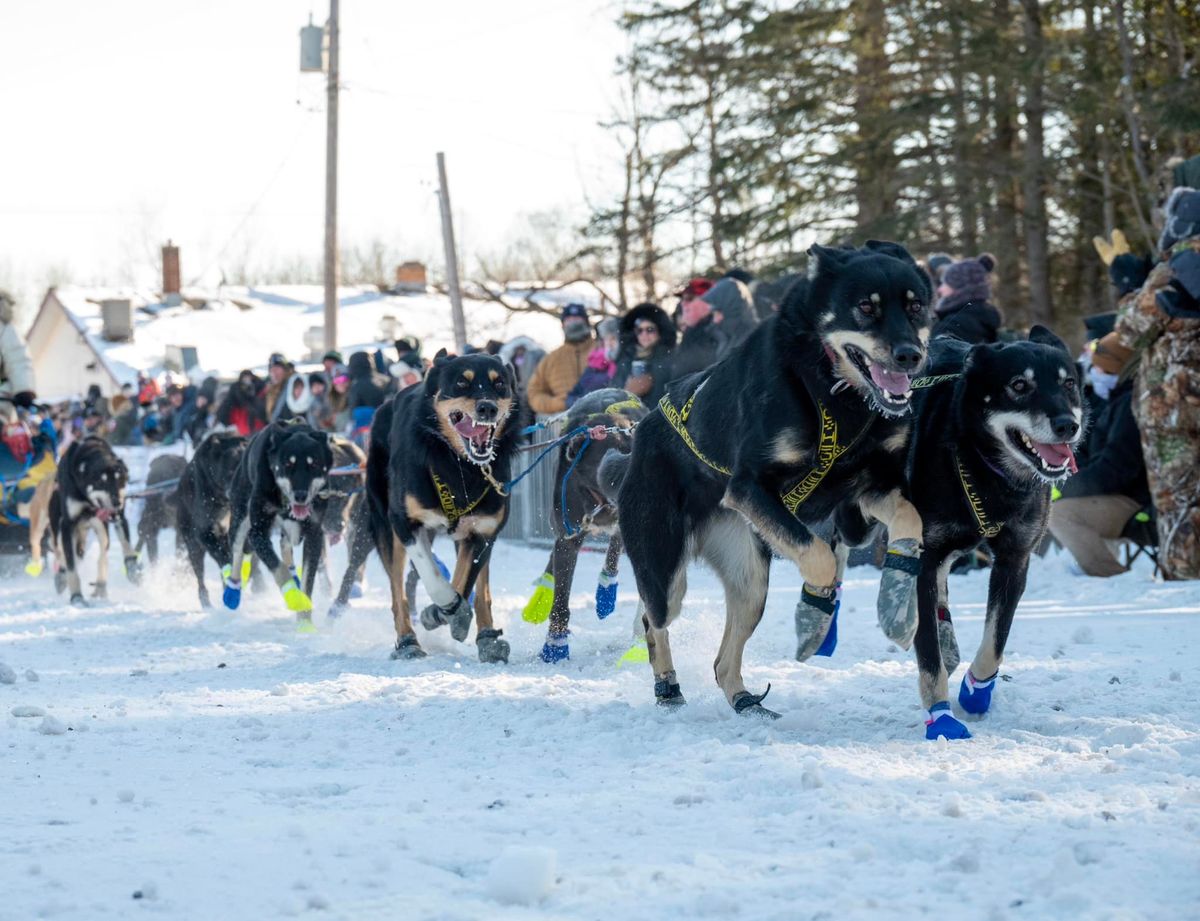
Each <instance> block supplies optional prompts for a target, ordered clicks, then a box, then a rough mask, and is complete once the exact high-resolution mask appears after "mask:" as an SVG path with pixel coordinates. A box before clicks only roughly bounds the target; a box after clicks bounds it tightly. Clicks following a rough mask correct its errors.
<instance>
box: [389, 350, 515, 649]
mask: <svg viewBox="0 0 1200 921" xmlns="http://www.w3.org/2000/svg"><path fill="white" fill-rule="evenodd" d="M515 388H516V379H515V375H514V373H513V371H512V369H511V368H506V367H505V365H504V364H502V363H501V361H500V360H499V359H498V358H493V357H491V356H488V355H468V356H464V357H461V358H452V357H447V356H446V355H445V353H444V352H441V353H439V354H438V356H437V357H436V358H435V359H434V363H433V367H432V368H431V369H430V370H429V373H428V375H427V376H426V378H425V381H424V383H423V384H416V385H414V386H412V387H409V388H408V389H407V390H404V391H402V392H400V393H398V394H397V395H396V396H394V397H392V398H391V399H390V400H388V401H387V402H386V403H384V405H383V406H381V407H380V408H379V410H378V411H377V412H376V414H375V419H374V421H373V423H372V426H371V443H370V447H369V449H368V454H367V496H368V499H369V501H370V503H371V518H372V525H371V527H372V533H373V534H374V536H375V538H376V545H377V549H378V551H379V555H380V558H381V559H382V560H383V562H384V567H385V568H386V569H387V571H388V577H389V580H390V582H391V590H392V617H393V621H394V624H395V627H396V648H395V649H394V650H393V652H392V657H393V658H396V659H410V658H416V657H419V656H423V655H425V652H424V650H422V649H421V646H420V643H419V642H418V641H417V636H416V634H415V633H414V632H413V628H412V622H411V619H410V616H409V606H410V603H411V599H410V598H409V597H408V591H407V588H406V586H405V579H404V566H405V561H406V559H407V558H409V557H411V559H412V562H413V565H414V566H415V568H416V570H417V572H418V573H419V575H420V577H421V582H422V583H423V584H424V586H425V589H426V591H428V592H429V595H430V597H432V598H433V601H434V603H433V604H431V605H429V606H428V607H427V608H425V609H424V610H423V611H422V612H421V625H422V626H423V627H425V629H427V630H434V629H437V628H438V627H441V626H444V625H447V624H448V625H449V627H450V635H451V636H452V637H453V638H454V639H456V640H458V641H459V642H462V641H463V640H465V639H466V638H467V634H468V632H469V631H470V627H471V619H472V612H471V605H470V604H469V603H468V601H467V598H468V597H469V596H470V595H471V592H472V591H473V590H474V591H475V614H476V615H477V616H478V618H479V625H478V627H479V629H478V632H477V634H476V640H475V644H476V647H477V648H478V651H479V660H480V661H481V662H507V661H508V654H509V645H508V642H507V641H506V640H504V639H501V636H500V635H501V632H502V631H500V630H498V629H496V628H495V627H494V626H493V623H492V596H491V590H490V588H489V586H488V560H489V559H490V557H491V552H492V544H493V543H494V542H495V540H496V536H497V535H498V534H499V533H500V530H501V529H502V528H503V527H504V523H505V521H506V519H507V517H508V494H507V492H506V490H505V489H504V483H505V482H506V481H508V479H509V476H510V471H511V467H512V457H513V454H514V452H515V450H516V446H517V436H518V432H519V430H520V426H519V418H520V403H519V401H518V399H517V396H516V393H515ZM438 533H448V534H449V535H450V536H451V537H453V538H454V542H455V544H456V545H457V548H458V559H457V561H456V563H455V566H454V572H453V575H452V576H451V578H450V579H449V580H447V579H446V578H445V577H444V576H443V575H442V574H441V573H440V572H439V571H438V567H437V564H436V562H435V560H434V556H433V537H434V535H435V534H438Z"/></svg>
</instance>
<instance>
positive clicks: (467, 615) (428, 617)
mask: <svg viewBox="0 0 1200 921" xmlns="http://www.w3.org/2000/svg"><path fill="white" fill-rule="evenodd" d="M472 617H473V612H472V611H471V605H469V604H468V603H467V601H466V599H465V598H461V597H460V598H458V599H457V600H455V601H454V602H453V603H452V604H450V605H449V606H447V607H444V608H443V607H441V606H440V605H436V604H431V605H429V606H428V607H426V608H425V609H424V610H422V611H421V626H422V627H424V628H425V629H426V630H436V629H437V628H438V627H444V626H446V625H447V624H449V626H450V635H451V636H452V637H454V639H456V640H458V642H460V643H461V642H462V641H463V640H465V639H466V638H467V634H468V633H470V632H471V618H472Z"/></svg>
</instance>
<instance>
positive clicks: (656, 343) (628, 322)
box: [613, 303, 676, 407]
mask: <svg viewBox="0 0 1200 921" xmlns="http://www.w3.org/2000/svg"><path fill="white" fill-rule="evenodd" d="M675 340H676V333H675V324H674V323H672V322H671V318H670V317H669V316H667V312H666V311H665V310H663V309H662V308H661V307H659V306H658V305H657V304H648V303H647V304H638V305H637V306H636V307H634V308H633V309H632V310H630V311H629V312H628V313H627V314H625V316H623V317H622V318H621V346H620V350H619V351H618V352H617V373H616V374H615V375H613V383H614V384H615V385H616V386H618V387H624V388H625V389H626V390H628V391H629V392H630V393H632V394H635V395H636V396H638V397H640V398H641V400H642V402H643V403H645V404H646V405H647V406H649V407H653V406H654V404H655V403H657V402H658V401H659V399H660V398H661V397H662V395H663V394H664V393H665V392H666V388H667V381H669V380H671V378H672V377H673V375H672V373H671V353H672V352H673V351H674V349H675Z"/></svg>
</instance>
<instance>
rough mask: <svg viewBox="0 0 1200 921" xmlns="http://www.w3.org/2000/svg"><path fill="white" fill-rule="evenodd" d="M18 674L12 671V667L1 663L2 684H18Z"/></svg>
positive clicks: (0, 676)
mask: <svg viewBox="0 0 1200 921" xmlns="http://www.w3.org/2000/svg"><path fill="white" fill-rule="evenodd" d="M16 683H17V673H16V672H15V671H13V670H12V666H11V665H5V664H4V663H3V662H0V684H16Z"/></svg>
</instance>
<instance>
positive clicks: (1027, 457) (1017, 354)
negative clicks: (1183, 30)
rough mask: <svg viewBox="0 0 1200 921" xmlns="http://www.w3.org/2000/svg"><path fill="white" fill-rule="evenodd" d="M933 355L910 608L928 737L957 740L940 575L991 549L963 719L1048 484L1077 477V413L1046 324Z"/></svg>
mask: <svg viewBox="0 0 1200 921" xmlns="http://www.w3.org/2000/svg"><path fill="white" fill-rule="evenodd" d="M930 351H931V356H932V366H931V368H930V376H929V378H928V379H927V380H928V381H930V383H931V386H929V387H928V388H924V389H921V390H919V391H918V395H917V398H916V407H917V426H916V432H915V434H914V437H913V441H912V448H911V453H910V456H909V463H908V466H909V480H910V482H911V489H912V500H913V503H914V504H915V505H916V507H917V510H918V511H919V512H920V514H921V520H922V521H923V522H924V527H925V551H924V554H923V555H922V557H921V571H920V576H919V577H918V580H917V592H916V597H915V599H914V600H915V606H916V607H917V609H918V612H919V615H918V627H917V635H916V653H917V665H918V669H919V679H920V692H921V702H922V704H923V705H924V706H925V708H926V709H927V710H928V711H929V712H928V719H927V721H926V737H927V738H929V739H936V738H937V737H938V736H945V737H947V738H950V739H965V738H969V737H970V733H969V732H968V731H967V728H966V726H964V725H963V724H962V723H961V722H959V721H958V720H957V719H955V717H954V715H953V714H952V713H951V710H950V703H949V700H948V693H947V679H948V672H952V671H953V670H954V668H955V667H956V665H957V664H958V644H957V642H955V639H954V629H953V626H952V624H951V622H950V619H949V598H948V595H947V586H946V576H947V573H948V572H949V569H950V565H951V563H952V562H953V561H954V558H955V557H956V556H957V555H958V554H959V553H960V552H962V551H964V550H970V549H972V548H974V547H976V546H977V545H979V544H980V543H986V544H987V545H988V548H989V549H990V550H991V552H992V557H993V562H992V573H991V579H990V581H989V584H988V602H987V619H986V621H985V623H984V628H983V641H982V642H981V643H980V646H979V650H978V651H977V652H976V653H975V659H974V661H972V663H971V665H970V666H969V667H968V668H967V672H966V674H965V675H964V676H963V680H962V685H961V687H960V689H959V694H958V702H959V705H960V706H961V707H962V708H963V710H965V711H966V712H967V713H973V714H981V713H985V712H987V710H988V708H989V706H990V705H991V699H992V690H993V688H994V686H995V682H996V675H997V672H998V670H999V667H1000V662H1001V660H1002V659H1003V657H1004V646H1005V643H1006V642H1007V640H1008V633H1009V629H1010V627H1011V626H1012V620H1013V614H1014V613H1015V611H1016V608H1017V603H1018V602H1019V601H1020V600H1021V595H1022V594H1023V593H1024V591H1025V575H1026V572H1027V570H1028V567H1029V555H1030V553H1031V552H1032V551H1033V548H1034V547H1036V546H1037V545H1038V544H1039V543H1040V542H1041V540H1042V537H1043V535H1044V534H1045V532H1046V521H1047V518H1048V516H1049V509H1050V487H1051V485H1052V484H1054V483H1057V482H1060V481H1062V480H1063V479H1065V478H1066V477H1068V476H1070V474H1071V473H1072V472H1073V471H1074V469H1075V454H1074V447H1075V445H1076V444H1077V443H1078V442H1079V440H1080V438H1081V437H1082V434H1083V405H1082V402H1081V400H1080V384H1079V379H1078V373H1079V372H1078V369H1077V368H1076V366H1075V363H1074V362H1073V361H1072V359H1071V354H1070V352H1068V351H1067V347H1066V345H1064V344H1063V342H1062V340H1060V339H1059V338H1058V337H1057V336H1055V335H1054V333H1052V332H1050V331H1049V330H1048V329H1045V328H1044V327H1041V326H1035V327H1033V329H1032V330H1031V331H1030V333H1029V341H1027V342H1015V343H1010V344H1004V345H977V346H974V347H970V346H967V345H966V344H965V343H962V342H959V341H958V340H956V339H941V338H938V339H935V340H934V343H933V346H932V347H931V350H930ZM939 637H940V642H939Z"/></svg>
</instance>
